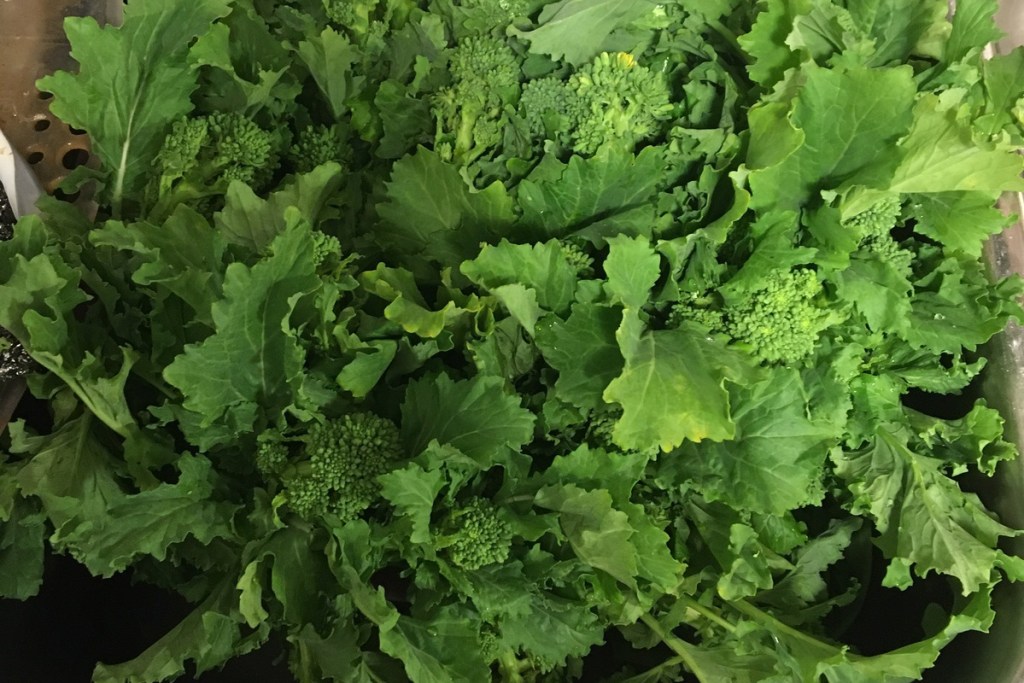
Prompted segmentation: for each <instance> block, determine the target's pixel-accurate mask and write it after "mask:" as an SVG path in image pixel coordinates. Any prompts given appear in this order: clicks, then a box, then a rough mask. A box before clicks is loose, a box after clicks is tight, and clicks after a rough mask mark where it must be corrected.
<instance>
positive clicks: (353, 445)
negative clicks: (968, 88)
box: [283, 413, 402, 523]
mask: <svg viewBox="0 0 1024 683" xmlns="http://www.w3.org/2000/svg"><path fill="white" fill-rule="evenodd" d="M300 441H301V443H302V444H303V447H302V453H301V457H300V458H299V460H300V462H299V464H298V465H297V466H295V467H294V468H292V469H291V470H289V471H287V472H285V474H284V476H283V483H284V487H285V490H284V496H283V498H284V501H285V502H286V503H287V505H288V507H290V508H291V509H292V510H293V511H295V512H296V513H297V514H298V515H299V516H301V517H304V518H306V519H315V518H318V517H323V516H326V515H330V516H333V517H336V518H338V519H339V520H340V521H341V522H342V523H344V522H347V521H349V520H352V519H355V518H356V517H358V516H359V515H360V514H361V513H362V512H363V511H364V510H366V509H367V508H369V507H370V506H371V505H372V504H373V503H374V501H376V500H377V499H378V498H379V497H380V492H379V487H378V484H377V481H376V478H377V477H378V476H379V475H382V474H385V473H387V472H389V471H391V470H392V469H393V468H394V467H396V466H397V465H398V462H399V460H400V459H401V457H402V451H401V445H400V443H399V438H398V429H397V428H396V427H395V425H394V423H392V422H391V421H390V420H387V419H385V418H382V417H379V416H377V415H374V414H372V413H354V414H351V415H345V416H344V417H341V418H338V419H333V420H327V421H325V422H323V423H317V424H314V425H313V426H312V427H311V428H310V429H309V431H308V432H307V433H306V435H305V437H302V438H301V439H300Z"/></svg>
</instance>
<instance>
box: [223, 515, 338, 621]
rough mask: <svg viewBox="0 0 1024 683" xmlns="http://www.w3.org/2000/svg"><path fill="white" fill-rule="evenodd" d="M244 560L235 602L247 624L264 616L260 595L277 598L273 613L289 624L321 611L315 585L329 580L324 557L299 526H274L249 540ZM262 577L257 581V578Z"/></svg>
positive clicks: (318, 593) (309, 617) (321, 606)
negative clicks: (262, 580) (261, 536)
mask: <svg viewBox="0 0 1024 683" xmlns="http://www.w3.org/2000/svg"><path fill="white" fill-rule="evenodd" d="M242 561H243V562H247V564H246V566H245V570H244V572H243V575H242V578H241V579H239V582H238V586H237V588H238V589H239V591H240V593H241V597H240V600H239V605H240V606H241V605H243V604H246V607H247V609H246V610H245V611H243V612H242V615H243V616H244V618H245V620H246V622H247V623H248V625H249V627H250V628H256V627H258V626H259V625H260V624H261V623H262V622H263V621H265V620H266V618H267V612H266V610H264V609H263V605H262V604H261V602H262V600H261V599H262V598H263V597H264V596H266V597H270V596H271V595H272V596H273V597H274V598H276V599H277V605H275V606H274V608H273V609H274V611H275V613H277V612H278V610H279V611H280V613H282V614H283V616H284V619H285V620H286V621H287V623H289V624H305V623H310V622H312V621H314V620H316V619H318V618H320V615H321V614H322V612H323V601H322V594H321V592H320V590H319V588H318V586H322V585H325V584H326V583H327V582H328V581H330V580H331V577H330V574H329V570H328V566H327V559H326V557H324V554H323V552H322V551H320V550H319V549H317V548H315V547H313V546H311V545H310V542H309V533H308V532H307V531H306V530H304V529H301V528H296V527H286V528H283V529H277V530H275V531H274V532H273V533H271V534H270V535H269V536H268V537H266V538H265V539H263V540H261V541H259V542H257V543H251V544H249V546H248V547H247V548H246V550H245V553H244V555H243V559H242ZM260 577H263V578H265V579H266V585H265V586H264V585H261V583H260V581H259V579H260Z"/></svg>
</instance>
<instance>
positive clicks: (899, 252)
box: [845, 195, 914, 277]
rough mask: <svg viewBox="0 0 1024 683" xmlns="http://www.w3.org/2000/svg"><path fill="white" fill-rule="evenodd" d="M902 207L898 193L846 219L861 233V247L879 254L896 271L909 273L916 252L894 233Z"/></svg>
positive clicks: (848, 224)
mask: <svg viewBox="0 0 1024 683" xmlns="http://www.w3.org/2000/svg"><path fill="white" fill-rule="evenodd" d="M902 209H903V206H902V201H901V200H900V198H899V196H898V195H890V196H888V197H885V198H884V199H882V200H880V201H879V202H877V203H876V204H874V205H873V206H872V207H871V208H869V209H867V210H866V211H862V212H861V213H858V214H857V215H855V216H853V217H852V218H849V219H847V220H846V222H845V225H846V226H847V227H848V228H851V229H854V230H856V231H857V232H858V234H859V235H860V236H861V247H862V248H864V249H866V250H868V251H870V252H872V253H874V254H876V255H877V256H878V257H879V258H880V259H881V260H882V261H884V262H886V263H888V264H890V265H891V266H892V267H893V268H895V269H896V271H897V272H899V273H901V274H902V275H904V276H906V277H910V273H911V264H912V263H913V261H914V253H913V252H912V251H910V250H909V249H906V248H904V247H902V246H901V245H900V243H899V242H897V241H896V240H895V239H893V236H892V230H893V228H895V227H896V224H897V223H898V222H899V218H900V214H901V213H902Z"/></svg>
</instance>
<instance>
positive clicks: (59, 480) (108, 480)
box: [10, 414, 124, 532]
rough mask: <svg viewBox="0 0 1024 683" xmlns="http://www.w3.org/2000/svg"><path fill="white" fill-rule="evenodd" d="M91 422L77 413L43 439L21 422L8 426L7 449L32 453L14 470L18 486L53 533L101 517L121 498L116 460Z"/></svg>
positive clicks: (87, 416) (93, 421)
mask: <svg viewBox="0 0 1024 683" xmlns="http://www.w3.org/2000/svg"><path fill="white" fill-rule="evenodd" d="M95 424H96V420H95V418H93V417H92V416H91V415H89V414H82V415H79V416H76V417H73V418H71V419H69V420H67V421H66V422H65V423H63V424H62V425H61V426H60V427H59V428H58V429H56V430H54V431H53V432H52V433H50V434H47V435H45V436H30V435H29V434H27V433H26V432H25V429H24V425H23V424H21V423H14V424H12V425H11V426H10V431H11V451H12V452H13V453H19V454H31V455H32V458H31V460H30V461H29V462H27V463H26V464H25V465H24V466H23V467H22V468H21V469H20V470H19V471H18V474H17V480H18V484H19V486H20V487H21V490H22V493H23V494H24V495H26V496H36V497H38V498H39V500H40V501H41V502H42V506H43V512H45V513H46V516H47V518H48V519H49V520H50V523H51V524H52V525H53V528H54V531H55V532H61V531H62V530H63V529H64V528H65V526H67V527H68V528H73V527H74V526H76V525H77V524H79V523H81V522H82V520H86V519H102V518H104V517H105V516H106V514H107V510H108V509H109V508H110V506H111V505H113V504H114V503H115V502H116V501H117V500H119V499H120V498H121V497H122V496H123V495H124V494H123V492H122V490H121V487H120V485H119V484H118V476H117V475H118V467H117V462H116V461H115V460H114V458H113V457H112V455H111V454H110V452H109V450H108V449H107V448H106V447H105V446H103V444H101V443H100V441H99V440H98V439H97V438H96V435H95V434H94V431H93V428H94V426H95Z"/></svg>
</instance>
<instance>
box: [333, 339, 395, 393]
mask: <svg viewBox="0 0 1024 683" xmlns="http://www.w3.org/2000/svg"><path fill="white" fill-rule="evenodd" d="M397 352H398V344H397V343H396V342H394V341H391V340H388V339H382V340H380V341H371V342H369V344H368V346H367V349H366V350H360V351H358V352H357V353H356V357H355V358H354V359H353V360H352V361H351V362H350V363H349V364H348V365H346V366H345V367H344V368H342V369H341V372H340V373H338V378H337V381H338V386H340V387H341V388H342V389H344V390H345V391H348V392H349V393H351V394H352V395H353V396H355V397H356V398H363V397H364V396H366V395H367V394H369V393H370V391H371V390H372V389H373V388H374V387H375V386H377V382H379V381H380V378H381V377H383V376H384V373H385V372H387V369H388V366H389V365H391V361H393V360H394V359H395V354H396V353H397Z"/></svg>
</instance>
